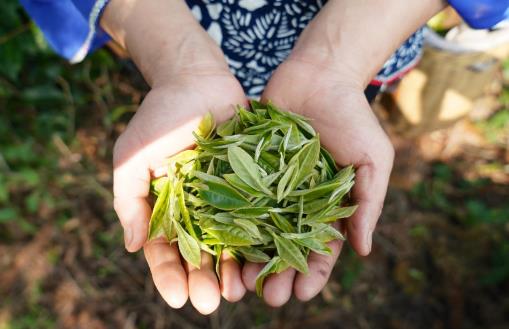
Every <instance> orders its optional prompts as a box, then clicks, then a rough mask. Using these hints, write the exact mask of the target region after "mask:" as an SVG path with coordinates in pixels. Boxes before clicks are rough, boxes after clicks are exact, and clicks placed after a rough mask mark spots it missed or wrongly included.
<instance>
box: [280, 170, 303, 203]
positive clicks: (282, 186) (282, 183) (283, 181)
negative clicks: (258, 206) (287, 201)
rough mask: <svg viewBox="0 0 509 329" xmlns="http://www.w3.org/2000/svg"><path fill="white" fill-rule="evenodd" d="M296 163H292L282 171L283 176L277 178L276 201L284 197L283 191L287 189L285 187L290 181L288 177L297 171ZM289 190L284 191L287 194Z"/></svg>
mask: <svg viewBox="0 0 509 329" xmlns="http://www.w3.org/2000/svg"><path fill="white" fill-rule="evenodd" d="M298 166H299V164H298V163H292V164H291V165H290V166H289V167H288V168H287V169H286V172H285V173H284V175H283V177H281V179H280V180H279V183H278V184H277V191H276V197H277V202H281V200H283V199H284V197H285V196H286V195H285V192H286V191H287V187H288V185H289V183H290V179H291V178H292V177H293V176H294V172H298V170H299V169H298ZM289 193H290V192H288V193H286V194H289Z"/></svg>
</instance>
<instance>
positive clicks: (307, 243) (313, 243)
mask: <svg viewBox="0 0 509 329" xmlns="http://www.w3.org/2000/svg"><path fill="white" fill-rule="evenodd" d="M292 241H295V242H296V243H297V244H299V245H301V246H303V247H306V248H308V249H310V250H312V251H314V252H316V253H317V254H321V255H325V256H330V255H331V254H332V250H331V249H330V248H329V247H328V246H327V245H326V244H325V243H323V242H322V241H320V240H317V239H315V238H305V239H294V240H292Z"/></svg>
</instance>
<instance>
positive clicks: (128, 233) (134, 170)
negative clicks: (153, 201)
mask: <svg viewBox="0 0 509 329" xmlns="http://www.w3.org/2000/svg"><path fill="white" fill-rule="evenodd" d="M123 145H124V144H123V142H122V139H121V138H119V140H118V141H117V143H116V144H115V149H114V152H113V195H114V199H113V207H114V209H115V212H116V213H117V215H118V217H119V219H120V223H121V224H122V227H123V229H124V242H125V248H126V249H127V250H128V251H129V252H135V251H138V250H139V249H140V248H141V247H142V246H143V244H144V243H145V241H146V239H147V234H148V223H149V220H150V215H151V212H152V210H151V208H150V205H149V204H148V202H147V199H146V198H147V196H148V194H149V190H150V171H149V169H148V165H147V164H146V163H145V162H144V161H143V159H142V157H141V155H140V154H139V153H138V154H136V155H134V156H132V157H130V158H126V157H125V156H124V154H125V153H124V152H123V151H124V150H125V148H124V147H123Z"/></svg>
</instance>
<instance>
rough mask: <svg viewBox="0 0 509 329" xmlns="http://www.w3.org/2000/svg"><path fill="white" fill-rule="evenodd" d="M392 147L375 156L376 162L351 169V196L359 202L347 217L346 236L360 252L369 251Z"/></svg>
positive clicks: (388, 171)
mask: <svg viewBox="0 0 509 329" xmlns="http://www.w3.org/2000/svg"><path fill="white" fill-rule="evenodd" d="M393 152H394V151H392V147H390V148H388V149H387V150H386V151H385V152H384V153H383V154H384V155H383V156H380V157H377V163H376V164H375V163H374V162H373V161H370V162H367V163H365V164H362V165H361V166H359V167H358V168H357V170H356V173H355V177H356V178H355V185H354V188H353V192H352V195H353V198H354V200H355V202H356V203H357V204H358V205H359V208H358V209H357V211H356V212H355V213H354V215H353V216H352V217H351V218H350V219H349V220H348V224H347V232H348V240H349V241H350V243H351V245H352V247H353V249H354V250H355V251H356V252H357V253H358V254H359V255H361V256H366V255H368V254H369V253H370V252H371V244H372V236H373V230H374V229H375V226H376V223H377V222H378V218H379V217H380V214H381V212H382V208H383V203H384V199H385V195H386V193H387V185H388V184H389V177H390V174H391V170H392V160H393V158H394V155H393V154H394V153H393Z"/></svg>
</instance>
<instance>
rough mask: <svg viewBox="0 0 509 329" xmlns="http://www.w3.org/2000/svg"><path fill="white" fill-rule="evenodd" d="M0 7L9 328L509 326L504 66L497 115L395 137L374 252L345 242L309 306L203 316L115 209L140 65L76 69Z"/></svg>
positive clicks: (1, 215) (107, 60) (106, 60)
mask: <svg viewBox="0 0 509 329" xmlns="http://www.w3.org/2000/svg"><path fill="white" fill-rule="evenodd" d="M0 12H1V13H2V19H1V20H0V329H24V328H27V329H28V328H38V329H39V328H41V329H44V328H87V329H91V328H128V329H131V328H307V327H310V326H318V327H320V328H363V329H364V328H395V329H398V328H495V329H497V328H500V329H502V328H509V296H508V294H507V291H509V239H508V238H509V165H508V163H509V149H508V144H509V60H507V61H506V62H505V63H504V65H503V68H502V69H501V72H500V82H499V84H498V87H494V88H492V89H491V90H492V92H491V95H490V97H492V98H493V99H494V100H495V105H494V106H491V107H490V110H489V112H488V113H487V114H486V111H484V113H485V114H484V115H482V116H478V115H477V116H476V115H470V116H469V117H467V118H465V119H463V120H461V121H459V122H458V123H456V124H455V125H454V126H452V127H450V128H447V129H444V130H441V131H437V132H433V133H429V134H425V135H422V136H419V137H416V138H412V139H406V138H401V137H399V136H397V135H394V136H392V138H393V140H394V143H395V145H396V148H397V152H398V156H397V161H396V164H395V172H394V175H393V178H392V185H391V188H390V190H389V194H388V198H387V202H386V206H385V210H384V214H383V216H382V219H381V222H380V225H379V229H378V230H377V233H376V235H375V243H374V251H373V253H372V255H370V256H369V257H367V258H360V257H358V256H356V255H354V254H353V252H352V251H351V250H349V248H348V247H345V249H344V251H343V255H342V256H341V259H340V261H339V262H338V264H337V266H336V269H335V271H334V274H333V277H332V278H331V280H330V282H329V284H328V285H327V287H326V288H325V290H324V291H323V293H321V295H320V296H318V297H317V298H315V299H314V300H313V301H312V302H309V303H299V302H296V301H292V302H290V303H289V304H288V305H286V306H285V307H283V308H280V309H271V308H269V307H267V306H265V305H263V303H262V302H260V301H259V300H258V299H257V298H256V297H254V296H247V297H246V298H245V299H244V301H243V302H241V303H237V304H228V303H226V302H224V303H223V304H222V306H221V308H220V310H219V311H218V312H216V313H215V314H213V315H212V316H210V317H203V316H200V315H197V314H196V313H195V312H194V311H193V310H192V308H191V307H190V306H189V305H187V306H186V307H185V308H184V309H182V310H179V311H174V310H171V309H170V308H168V307H167V306H166V305H165V304H164V302H163V301H162V299H161V298H160V297H159V295H158V293H157V291H156V290H155V288H154V286H153V284H152V282H151V277H150V274H149V273H148V269H147V267H146V265H145V263H144V260H143V256H142V255H141V254H140V253H138V254H135V255H129V254H127V253H126V252H125V251H124V249H123V241H122V231H121V229H120V226H119V224H118V223H117V221H116V217H115V214H114V212H113V209H112V207H111V203H112V202H111V201H112V196H111V184H112V177H111V150H112V145H113V143H114V140H115V138H116V136H118V134H119V133H120V132H121V131H122V130H123V128H124V127H125V124H126V122H127V121H128V120H129V118H130V117H131V116H132V114H133V112H134V111H135V109H136V104H138V103H139V102H140V101H141V99H142V98H143V95H144V94H145V93H146V91H147V86H146V85H145V83H144V82H143V80H142V78H141V77H140V76H139V74H138V72H137V71H136V69H135V68H134V66H133V64H132V63H130V62H129V61H127V60H119V59H118V58H116V57H115V56H114V55H112V54H111V53H110V52H108V51H107V50H104V49H102V50H99V51H97V52H96V53H94V54H93V55H92V56H89V58H87V59H86V60H85V61H84V62H83V63H80V64H78V65H73V66H71V65H69V64H68V63H66V62H65V61H64V60H62V59H61V58H59V57H57V56H55V55H54V54H53V53H52V51H51V50H50V49H49V48H48V46H47V44H46V43H45V41H44V39H43V36H42V35H41V33H40V32H39V31H38V29H37V28H36V27H35V26H34V25H33V23H31V22H30V21H29V19H28V18H27V17H26V15H25V14H24V12H23V11H22V9H21V8H20V7H19V5H18V4H17V2H15V1H3V2H1V3H0ZM378 108H379V109H378V110H377V111H380V112H379V114H380V116H381V118H382V119H383V118H384V109H383V106H378ZM386 128H387V130H388V131H389V132H390V131H391V129H390V123H388V124H387V126H386Z"/></svg>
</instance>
